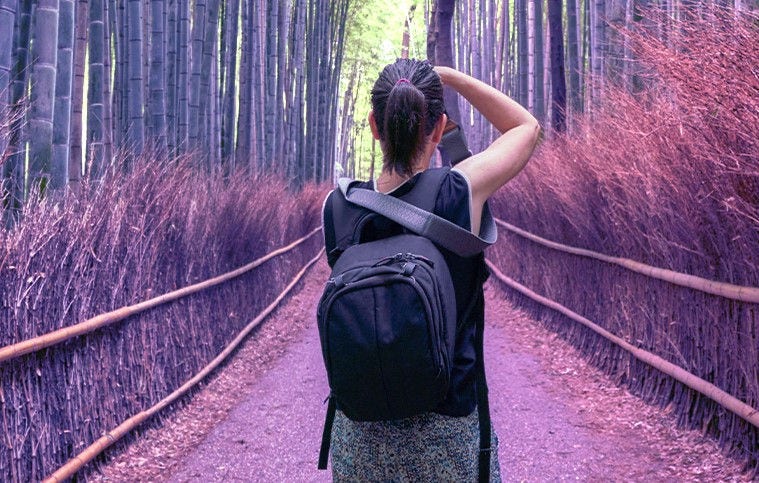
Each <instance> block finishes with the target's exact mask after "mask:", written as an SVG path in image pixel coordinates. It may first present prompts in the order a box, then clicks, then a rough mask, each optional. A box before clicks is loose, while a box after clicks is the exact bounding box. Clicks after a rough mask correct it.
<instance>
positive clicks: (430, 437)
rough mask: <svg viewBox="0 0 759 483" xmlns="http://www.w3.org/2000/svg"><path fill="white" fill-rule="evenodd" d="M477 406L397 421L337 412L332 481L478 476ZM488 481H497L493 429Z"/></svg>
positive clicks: (400, 480)
mask: <svg viewBox="0 0 759 483" xmlns="http://www.w3.org/2000/svg"><path fill="white" fill-rule="evenodd" d="M479 440H480V436H479V423H478V420H477V411H476V410H475V411H473V412H472V414H470V415H469V416H465V417H460V418H458V417H452V416H444V415H442V414H436V413H425V414H421V415H419V416H414V417H412V418H408V419H402V420H399V421H381V422H357V421H352V420H350V419H348V418H347V417H346V416H345V415H344V414H343V413H342V412H340V411H337V414H336V415H335V423H334V426H333V427H332V448H331V449H332V451H331V452H332V478H333V479H334V481H394V482H395V481H398V482H405V481H477V454H478V452H479ZM492 443H493V444H492V448H493V449H492V451H491V456H490V481H492V482H500V481H501V474H500V467H499V465H498V438H497V437H496V435H495V432H493V433H492Z"/></svg>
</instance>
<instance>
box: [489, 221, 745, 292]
mask: <svg viewBox="0 0 759 483" xmlns="http://www.w3.org/2000/svg"><path fill="white" fill-rule="evenodd" d="M495 222H496V223H497V224H498V225H500V226H502V227H504V228H506V229H507V230H509V231H511V232H512V233H516V234H517V235H519V236H521V237H524V238H527V239H528V240H530V241H533V242H535V243H538V244H540V245H543V246H545V247H548V248H552V249H554V250H560V251H563V252H566V253H571V254H573V255H580V256H583V257H588V258H595V259H596V260H601V261H604V262H607V263H613V264H614V265H619V266H620V267H624V268H626V269H628V270H631V271H633V272H636V273H640V274H642V275H646V276H647V277H651V278H656V279H658V280H663V281H665V282H669V283H672V284H674V285H679V286H681V287H687V288H692V289H694V290H698V291H701V292H705V293H708V294H712V295H718V296H720V297H724V298H728V299H731V300H737V301H740V302H750V303H759V288H757V287H747V286H742V285H733V284H730V283H725V282H716V281H714V280H709V279H706V278H701V277H697V276H695V275H689V274H687V273H681V272H675V271H673V270H667V269H665V268H659V267H653V266H651V265H646V264H644V263H640V262H636V261H634V260H630V259H629V258H619V257H611V256H609V255H604V254H602V253H598V252H594V251H591V250H585V249H583V248H577V247H572V246H568V245H563V244H561V243H557V242H554V241H551V240H546V239H545V238H541V237H539V236H537V235H534V234H532V233H530V232H528V231H525V230H522V229H521V228H518V227H516V226H514V225H511V224H509V223H506V222H505V221H503V220H500V219H498V218H496V219H495Z"/></svg>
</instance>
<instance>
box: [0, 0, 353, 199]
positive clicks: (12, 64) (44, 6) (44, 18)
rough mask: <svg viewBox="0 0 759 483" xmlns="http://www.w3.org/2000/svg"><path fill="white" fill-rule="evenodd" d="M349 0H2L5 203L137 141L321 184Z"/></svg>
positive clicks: (118, 155) (126, 150)
mask: <svg viewBox="0 0 759 483" xmlns="http://www.w3.org/2000/svg"><path fill="white" fill-rule="evenodd" d="M349 1H350V0H339V1H327V0H315V1H306V0H286V1H283V0H277V1H275V0H194V1H192V2H191V1H190V0H156V1H145V0H123V1H115V0H92V1H85V0H77V1H74V0H2V1H0V113H2V116H3V119H14V120H15V123H14V124H13V126H7V127H8V128H10V129H8V131H9V133H10V134H9V135H7V136H2V137H3V139H2V144H0V152H2V153H4V155H3V159H4V162H3V180H4V187H5V191H4V196H3V198H4V200H3V201H4V204H5V206H6V207H11V208H13V207H16V208H17V207H18V206H19V205H20V204H21V203H22V202H23V200H24V199H25V198H28V197H29V193H30V191H31V190H44V189H46V188H48V187H49V188H55V189H60V188H62V187H64V186H66V185H70V186H72V187H74V188H75V187H76V185H77V184H78V183H79V182H80V180H81V178H82V176H86V177H92V178H95V179H99V178H101V177H102V176H103V173H104V171H105V170H107V169H112V168H121V169H129V166H130V163H131V162H132V160H133V158H134V156H139V155H140V154H141V153H142V152H143V151H145V150H146V149H148V150H152V152H154V153H156V154H157V155H158V156H164V157H165V156H170V157H174V156H177V155H182V154H184V153H188V152H192V153H195V154H197V155H198V156H197V158H198V160H199V161H198V164H200V165H201V166H202V167H204V168H205V169H206V170H214V169H222V170H225V171H226V172H233V171H234V170H240V169H242V170H246V171H247V172H254V171H270V170H275V171H277V172H278V173H281V174H283V175H285V176H286V177H287V178H288V179H290V180H291V181H295V182H297V183H298V184H300V183H302V182H305V181H308V180H323V179H325V178H326V177H328V175H329V174H331V171H330V169H331V165H332V161H333V159H332V156H331V153H332V152H333V149H334V146H333V143H334V141H333V140H334V139H335V137H336V136H335V129H336V128H337V119H336V110H335V109H332V108H331V106H333V105H334V104H335V103H336V93H337V85H338V80H339V77H340V66H341V60H342V46H343V43H344V42H343V37H344V31H345V22H346V16H347V11H348V4H349Z"/></svg>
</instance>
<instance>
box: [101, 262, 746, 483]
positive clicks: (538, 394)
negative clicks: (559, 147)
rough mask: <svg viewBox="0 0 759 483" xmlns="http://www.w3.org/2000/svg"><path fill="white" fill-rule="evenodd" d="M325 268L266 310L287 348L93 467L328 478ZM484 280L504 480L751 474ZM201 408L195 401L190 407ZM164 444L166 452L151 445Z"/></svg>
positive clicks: (123, 472) (161, 473) (229, 477)
mask: <svg viewBox="0 0 759 483" xmlns="http://www.w3.org/2000/svg"><path fill="white" fill-rule="evenodd" d="M327 274H328V272H327V268H326V264H324V263H320V264H319V265H318V266H317V268H316V269H315V270H314V272H312V274H310V275H309V277H308V279H307V281H306V282H305V284H304V287H303V289H302V290H301V293H300V294H299V295H298V297H296V298H293V299H291V300H290V302H289V303H288V304H287V305H286V306H285V307H283V308H282V309H281V310H280V311H279V312H278V313H277V314H275V315H274V319H275V320H273V321H272V322H271V325H273V326H275V327H280V329H279V330H280V331H282V328H284V332H285V333H286V335H287V338H288V340H287V344H285V345H283V344H282V343H281V341H280V343H279V344H277V343H276V341H275V342H274V344H275V345H276V346H277V347H278V348H279V349H278V350H277V351H276V352H281V353H282V355H281V356H280V357H278V358H271V359H270V360H268V362H266V363H264V364H262V363H261V361H260V360H257V361H256V363H255V364H248V363H246V362H245V358H246V357H248V358H253V356H252V355H250V354H248V353H247V352H246V350H248V349H244V350H243V351H241V353H240V354H238V355H237V357H236V359H242V360H241V361H238V360H236V361H235V365H236V366H237V367H238V369H237V373H236V374H234V372H235V369H234V367H233V368H232V369H225V370H224V371H223V373H222V374H220V375H218V376H217V380H215V381H213V382H211V383H210V384H209V386H208V388H206V390H204V391H203V393H201V394H199V395H198V396H196V399H199V400H200V402H198V403H196V402H192V403H190V404H189V406H188V407H187V408H183V409H182V410H180V411H178V415H174V416H172V417H171V418H170V420H169V421H168V422H167V423H166V425H165V426H166V427H165V428H164V429H160V430H153V431H151V432H148V434H147V435H146V437H145V438H142V439H141V440H140V441H138V442H137V443H136V444H135V445H133V447H131V448H129V449H127V450H126V451H125V452H124V453H123V454H121V455H119V456H117V457H115V458H114V460H113V461H112V462H111V463H110V464H109V465H108V466H106V467H105V468H103V470H102V473H100V474H99V475H96V476H97V477H102V478H103V479H108V480H122V479H129V480H135V479H137V480H166V479H167V480H168V481H172V482H186V481H204V482H205V481H329V480H330V478H329V473H327V472H319V471H318V470H316V460H317V455H318V449H319V443H320V438H321V430H322V425H323V421H324V414H325V410H326V406H325V405H323V401H324V398H325V397H326V395H327V393H328V388H327V385H326V375H325V372H324V368H323V365H322V361H321V353H320V348H319V341H318V334H317V331H316V322H315V317H314V310H313V308H314V307H315V304H316V299H317V298H318V296H319V294H320V290H321V286H322V282H323V280H324V279H325V278H326V277H327ZM492 283H493V282H490V283H489V285H488V286H487V287H486V297H487V299H488V300H487V316H486V321H487V329H486V347H485V353H486V364H487V376H488V380H489V385H490V395H491V396H490V397H491V410H492V416H493V421H494V425H495V428H496V430H497V432H498V434H499V439H500V448H499V458H500V462H501V468H502V471H501V473H502V475H504V479H505V481H564V480H582V481H650V480H656V481H730V480H732V481H746V480H747V478H746V477H745V476H743V477H742V476H741V474H740V468H739V465H738V464H737V463H736V462H734V461H732V460H730V459H728V458H725V457H724V456H722V455H721V454H720V452H719V450H718V449H717V447H716V445H715V444H714V443H713V442H711V441H709V440H704V439H703V438H701V437H700V435H699V434H698V433H695V432H692V431H683V430H679V429H677V428H675V426H674V423H673V422H672V419H673V418H671V417H669V416H668V415H666V414H665V413H664V412H663V411H662V410H660V409H658V408H652V407H650V406H648V405H646V404H644V403H642V402H641V401H640V400H638V399H637V398H635V397H633V396H630V395H629V394H627V393H626V392H625V391H624V389H621V388H617V387H609V382H608V381H607V380H605V378H604V377H603V376H602V375H601V374H599V373H598V372H597V371H595V369H593V368H592V367H589V366H587V365H586V364H585V363H584V362H583V361H582V359H581V358H580V357H579V356H578V354H577V353H576V352H575V351H574V349H572V348H571V347H570V346H568V345H567V344H566V343H564V342H563V341H562V340H560V339H558V338H557V337H556V336H555V335H553V334H551V333H548V332H546V331H545V330H543V329H542V328H541V327H539V326H538V325H537V324H535V322H533V321H531V320H530V319H529V318H528V317H526V316H525V314H523V313H521V312H520V311H518V310H515V309H514V308H513V307H512V306H510V304H509V303H508V302H506V301H504V300H503V299H502V298H501V297H499V295H498V292H499V290H500V289H499V288H497V287H496V286H494V285H493V284H492ZM267 323H269V322H267ZM288 327H289V328H290V329H291V330H290V329H288ZM259 337H270V336H266V334H262V335H260V336H259ZM270 345H271V341H270ZM246 354H247V355H246ZM259 359H260V356H259ZM239 367H242V368H239ZM246 367H247V372H246V370H245V368H246ZM252 367H253V368H254V367H258V368H260V367H265V371H263V370H251V368H252ZM229 373H233V374H231V375H228V374H229ZM248 373H251V375H250V377H243V376H241V374H248ZM217 386H218V387H217ZM230 393H231V394H232V395H231V396H230ZM197 405H200V406H201V409H200V410H198V409H193V406H197ZM224 407H226V408H227V409H226V410H224V409H220V408H224ZM203 408H206V409H203ZM211 408H213V410H215V416H209V419H212V420H215V421H218V424H215V425H214V424H212V423H206V424H205V425H201V426H203V427H200V428H196V429H194V430H188V429H187V427H188V426H192V424H193V423H192V422H193V421H196V424H197V420H198V419H205V416H204V415H205V414H208V412H209V410H210V409H211ZM193 411H194V412H193ZM203 435H205V437H203ZM183 436H186V437H185V438H183ZM179 439H181V441H180V442H178V440H179ZM185 439H188V440H190V443H188V442H187V441H185ZM193 441H194V442H197V443H199V444H197V445H195V444H193V443H192V442H193ZM161 445H163V446H164V447H168V448H172V449H171V450H167V451H161V450H160V449H158V450H156V448H161V447H162V446H161ZM193 446H194V447H193ZM135 461H138V462H139V464H136V463H135ZM96 479H97V478H96Z"/></svg>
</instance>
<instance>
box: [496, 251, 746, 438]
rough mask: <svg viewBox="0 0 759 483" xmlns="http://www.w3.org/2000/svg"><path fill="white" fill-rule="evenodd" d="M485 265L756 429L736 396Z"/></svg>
mask: <svg viewBox="0 0 759 483" xmlns="http://www.w3.org/2000/svg"><path fill="white" fill-rule="evenodd" d="M486 263H487V264H488V267H489V268H490V270H491V271H492V273H493V274H494V275H495V276H496V278H498V279H499V280H500V281H501V282H503V283H504V284H505V285H507V286H509V287H511V288H512V289H514V290H516V291H518V292H520V293H521V294H522V295H525V296H526V297H528V298H530V299H532V300H534V301H535V302H538V303H540V304H542V305H545V306H546V307H550V308H552V309H554V310H556V311H558V312H560V313H562V314H564V315H566V316H567V317H569V318H570V319H572V320H574V321H576V322H579V323H581V324H582V325H584V326H586V327H588V328H589V329H591V330H592V331H593V332H595V333H597V334H598V335H600V336H602V337H604V338H605V339H607V340H609V341H611V342H612V343H614V344H616V345H618V346H619V347H621V348H623V349H624V350H626V351H628V352H629V353H630V354H632V355H633V356H634V357H635V358H636V359H638V360H640V361H642V362H644V363H646V364H648V365H650V366H652V367H654V368H656V369H657V370H659V371H661V372H663V373H664V374H667V375H668V376H670V377H672V378H674V379H675V380H677V381H680V382H681V383H683V384H685V385H686V386H688V387H689V388H691V389H693V390H694V391H697V392H699V393H701V394H703V395H704V396H706V397H708V398H710V399H712V400H714V401H715V402H717V403H718V404H719V405H721V406H722V407H724V408H726V409H728V410H729V411H732V412H733V413H735V414H737V415H738V416H740V417H741V418H743V419H745V420H746V421H747V422H749V423H751V424H753V425H754V426H756V427H757V428H759V410H757V409H755V408H753V407H751V406H749V405H748V404H746V403H744V402H743V401H741V400H740V399H738V398H736V397H735V396H732V395H730V394H728V393H727V392H725V391H723V390H722V389H720V388H718V387H717V386H715V385H714V384H712V383H710V382H708V381H705V380H704V379H701V378H700V377H698V376H696V375H695V374H692V373H690V372H688V371H686V370H685V369H683V368H681V367H679V366H676V365H675V364H672V363H671V362H669V361H667V360H665V359H662V358H661V357H659V356H657V355H655V354H652V353H651V352H648V351H646V350H643V349H641V348H639V347H635V346H634V345H632V344H630V343H628V342H627V341H625V340H624V339H622V338H620V337H617V336H616V335H614V334H612V333H611V332H609V331H608V330H606V329H604V328H603V327H600V326H599V325H597V324H595V323H593V322H592V321H590V320H588V319H586V318H585V317H583V316H581V315H580V314H578V313H576V312H573V311H572V310H570V309H568V308H567V307H564V306H563V305H561V304H559V303H558V302H556V301H554V300H551V299H549V298H546V297H543V296H542V295H539V294H537V293H535V292H533V291H532V290H530V289H529V288H527V287H525V286H524V285H521V284H520V283H517V282H516V281H514V280H513V279H511V278H509V277H507V276H506V275H504V274H503V273H502V272H501V271H500V270H498V267H496V266H495V265H494V264H493V262H491V261H490V260H486Z"/></svg>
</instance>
